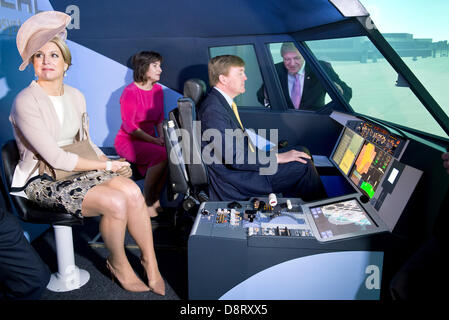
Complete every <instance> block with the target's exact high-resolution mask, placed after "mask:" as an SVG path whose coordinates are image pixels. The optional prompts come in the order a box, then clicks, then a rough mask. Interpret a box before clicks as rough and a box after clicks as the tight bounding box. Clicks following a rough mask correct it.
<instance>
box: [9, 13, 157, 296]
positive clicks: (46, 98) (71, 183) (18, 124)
mask: <svg viewBox="0 0 449 320" xmlns="http://www.w3.org/2000/svg"><path fill="white" fill-rule="evenodd" d="M69 22H70V16H68V15H67V14H65V13H62V12H56V11H46V12H41V13H39V14H36V15H34V16H32V17H31V18H29V19H28V20H27V21H25V22H24V23H23V25H22V26H21V27H20V29H19V31H18V33H17V48H18V50H19V53H20V55H21V57H22V59H23V63H22V64H21V65H20V67H19V70H24V69H25V68H26V66H27V65H28V64H32V65H33V67H34V71H35V75H36V77H37V80H35V81H32V82H31V84H30V85H29V86H28V87H27V88H25V89H24V90H22V91H21V92H20V93H19V94H18V95H17V97H16V99H15V101H14V104H13V107H12V110H11V115H10V121H11V123H12V125H13V128H14V135H15V138H16V141H17V145H18V148H19V151H20V155H21V159H20V161H19V163H18V165H17V167H16V170H15V172H14V176H13V182H12V190H13V191H15V192H17V193H18V194H21V195H22V196H25V197H27V198H28V199H29V200H31V201H34V202H36V203H38V204H39V205H40V206H43V207H46V208H58V209H60V208H61V207H63V208H65V210H66V211H67V212H69V213H71V214H74V215H77V216H79V217H92V216H98V215H101V216H102V218H101V221H100V231H101V234H102V237H103V240H104V242H105V245H106V247H107V248H108V249H109V251H110V256H109V257H108V258H107V260H106V265H107V267H108V269H109V270H110V272H111V275H112V276H113V278H116V279H117V280H118V281H119V282H120V284H121V285H122V287H123V288H124V289H126V290H129V291H136V292H143V291H148V290H152V291H154V292H155V293H158V294H161V295H164V294H165V284H164V280H163V278H162V276H161V274H160V272H159V269H158V265H157V261H156V256H155V252H154V247H153V235H152V228H151V221H150V218H149V215H148V207H147V206H146V204H145V199H144V197H143V196H142V193H141V191H140V189H139V187H138V186H137V185H136V184H135V183H134V182H133V181H132V180H130V179H128V178H125V177H123V176H121V175H120V174H124V173H125V172H126V171H127V170H129V163H128V162H123V161H110V160H108V158H107V157H106V156H105V155H104V154H103V153H102V152H101V151H100V149H99V148H98V147H97V146H95V145H94V144H93V143H92V142H91V144H92V146H93V148H94V149H95V151H96V152H97V154H98V158H99V160H89V159H85V158H82V157H80V156H78V155H77V154H74V153H70V152H66V151H64V150H63V149H61V147H62V146H65V145H68V144H71V143H73V141H74V138H75V136H76V135H77V133H78V132H79V129H80V127H81V122H82V120H81V119H82V115H83V113H85V112H86V102H85V99H84V96H83V95H82V93H81V92H80V91H78V90H77V89H75V88H73V87H70V86H68V85H66V84H64V82H63V78H64V73H65V72H66V71H67V70H68V68H69V67H70V65H71V55H70V51H69V49H68V47H67V45H66V43H65V39H66V35H67V31H66V26H67V25H68V23H69ZM36 154H39V155H40V156H41V157H42V158H43V159H44V160H45V161H46V162H48V163H49V164H50V165H51V166H52V167H53V168H55V169H61V170H66V171H75V173H76V175H74V176H72V177H70V178H67V179H68V180H63V181H61V180H57V181H55V180H54V179H52V178H51V177H49V176H48V175H46V174H44V175H39V174H38V172H37V170H34V168H35V165H36V161H37V160H35V159H36V158H35V156H36ZM126 228H128V231H129V232H130V234H131V235H132V237H133V238H134V239H135V241H136V243H137V245H138V246H139V247H140V249H141V251H142V256H141V262H142V265H143V267H144V269H145V271H146V274H147V277H148V285H147V284H145V283H144V282H142V280H140V279H139V278H138V277H137V275H136V274H135V272H134V270H133V269H132V267H131V265H130V263H129V261H128V259H127V257H126V254H125V250H124V237H125V231H126Z"/></svg>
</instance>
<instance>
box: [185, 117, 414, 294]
mask: <svg viewBox="0 0 449 320" xmlns="http://www.w3.org/2000/svg"><path fill="white" fill-rule="evenodd" d="M330 117H331V118H332V119H334V120H335V121H336V122H338V123H340V124H341V125H342V129H341V133H340V136H339V138H338V140H337V142H336V144H335V147H334V148H333V151H332V153H331V154H330V156H329V157H328V166H332V167H333V168H334V169H335V170H336V172H337V175H338V176H339V177H340V179H342V180H343V181H344V182H345V183H347V184H348V185H349V186H350V187H349V188H348V189H347V190H350V192H345V194H342V195H339V196H336V197H331V198H328V199H324V200H319V201H313V202H308V203H306V202H304V201H302V200H301V199H299V198H282V196H281V195H275V194H270V195H269V196H268V197H266V198H252V199H250V200H249V201H240V202H236V201H233V202H205V203H203V204H202V205H201V207H200V209H199V213H198V215H197V218H196V220H195V223H194V226H193V228H192V231H191V234H190V238H189V298H190V299H223V300H228V299H306V300H307V299H379V297H380V288H381V281H382V268H383V266H384V253H385V251H386V250H388V245H386V244H387V243H388V241H390V240H391V239H390V238H391V235H392V233H391V232H392V231H393V229H394V227H395V225H396V223H397V222H398V220H399V218H400V217H401V214H402V212H403V210H404V208H405V206H406V204H407V202H408V200H409V198H410V197H411V195H412V193H413V190H414V188H415V186H416V185H417V183H418V181H419V179H420V177H421V174H422V172H421V171H420V170H417V169H415V168H413V167H411V166H408V165H406V164H404V163H401V162H400V160H401V157H402V155H403V153H404V151H405V149H406V148H407V145H408V140H407V139H406V138H404V137H402V136H401V135H400V133H392V132H390V130H388V129H386V128H385V127H384V126H382V125H379V124H377V123H374V122H371V121H368V120H366V119H359V118H357V117H355V116H352V115H347V114H344V113H340V112H336V111H334V112H333V113H332V114H331V115H330ZM314 158H315V157H314ZM317 166H318V165H317ZM318 169H319V168H318ZM387 239H390V240H387ZM235 265H238V266H239V268H238V272H237V270H236V269H235V268H233V266H235ZM233 270H236V271H235V272H234V271H233ZM242 270H243V272H242ZM289 273H294V274H295V276H294V277H293V276H291V277H289V276H288V274H289Z"/></svg>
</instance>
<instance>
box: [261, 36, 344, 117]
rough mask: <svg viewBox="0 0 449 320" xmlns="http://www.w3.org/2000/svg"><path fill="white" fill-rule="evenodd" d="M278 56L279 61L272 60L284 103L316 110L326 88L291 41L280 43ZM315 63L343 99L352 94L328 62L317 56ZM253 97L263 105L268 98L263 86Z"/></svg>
mask: <svg viewBox="0 0 449 320" xmlns="http://www.w3.org/2000/svg"><path fill="white" fill-rule="evenodd" d="M281 56H282V60H283V61H282V62H279V63H276V64H275V69H276V72H277V74H278V77H279V81H280V83H281V87H282V91H283V93H284V96H285V100H286V101H287V104H288V107H289V108H290V109H300V110H316V109H318V108H320V107H322V106H324V97H325V95H326V90H325V89H324V88H323V86H322V85H321V83H320V81H319V80H318V78H317V77H316V76H315V73H314V72H312V70H311V69H310V67H309V65H308V64H306V62H305V60H304V58H303V56H302V55H301V53H299V51H298V49H297V48H296V47H295V45H294V44H293V42H285V43H283V44H282V46H281ZM319 63H320V64H321V67H322V68H323V69H324V71H325V72H326V73H327V75H328V76H329V78H330V79H331V80H332V81H333V82H334V85H335V86H336V87H337V89H338V90H339V91H340V93H341V94H342V95H343V97H344V98H345V100H346V101H349V100H350V99H351V97H352V89H351V88H350V87H349V86H348V85H347V84H346V83H345V82H344V81H342V80H341V79H340V77H339V76H338V74H337V73H336V72H335V71H334V69H333V68H332V66H331V64H330V63H328V62H325V61H321V60H320V61H319ZM257 99H258V100H259V102H260V103H262V104H263V105H266V103H267V102H268V96H267V94H266V91H265V87H264V86H262V87H261V88H260V89H259V90H258V92H257Z"/></svg>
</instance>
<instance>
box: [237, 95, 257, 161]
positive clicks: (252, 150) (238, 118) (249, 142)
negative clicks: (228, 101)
mask: <svg viewBox="0 0 449 320" xmlns="http://www.w3.org/2000/svg"><path fill="white" fill-rule="evenodd" d="M232 111H234V114H235V117H236V118H237V121H238V122H239V123H240V128H242V130H243V131H245V128H243V125H242V121H240V116H239V111H238V109H237V105H236V104H235V102H234V101H233V102H232ZM248 146H249V148H250V150H251V152H254V148H253V145H252V144H251V140H250V139H249V137H248Z"/></svg>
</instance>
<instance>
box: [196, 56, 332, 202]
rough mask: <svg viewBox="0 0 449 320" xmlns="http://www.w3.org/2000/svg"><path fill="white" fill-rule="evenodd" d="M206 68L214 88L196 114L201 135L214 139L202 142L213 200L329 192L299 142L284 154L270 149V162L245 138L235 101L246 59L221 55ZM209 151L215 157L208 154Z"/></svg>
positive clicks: (242, 87)
mask: <svg viewBox="0 0 449 320" xmlns="http://www.w3.org/2000/svg"><path fill="white" fill-rule="evenodd" d="M208 68H209V82H210V86H211V87H212V89H211V91H210V92H209V94H208V95H207V97H206V98H205V99H204V101H203V102H202V104H201V107H200V109H199V112H198V113H199V117H200V120H201V131H202V133H203V139H205V137H211V138H212V139H210V140H209V141H203V142H202V149H203V161H204V162H205V163H206V165H207V166H208V173H209V182H210V184H209V196H210V200H214V201H217V200H222V201H226V200H247V199H249V198H250V197H252V196H266V195H268V194H269V193H282V194H283V195H284V196H285V197H301V198H302V199H303V200H305V201H311V200H315V199H319V198H324V197H326V192H325V190H324V187H323V185H322V183H321V180H320V177H319V175H318V173H317V171H316V168H315V166H314V165H313V162H312V160H311V156H310V153H308V151H307V149H305V148H303V147H297V148H296V149H293V150H290V151H288V152H283V153H276V152H275V151H276V150H272V151H271V153H270V156H269V159H270V162H269V163H267V162H265V161H262V160H263V159H267V157H266V154H264V155H265V157H262V156H261V152H262V151H260V150H259V149H257V148H256V146H254V145H253V144H252V143H251V142H250V141H249V140H248V138H247V137H244V136H245V133H244V126H243V124H242V123H241V121H240V117H239V114H238V110H237V106H236V105H235V103H234V101H233V99H234V98H235V97H236V96H238V95H239V94H242V93H244V92H245V81H246V79H247V78H246V75H245V63H244V62H243V60H242V59H241V58H239V57H237V56H232V55H224V56H218V57H215V58H212V59H211V60H210V61H209V66H208ZM239 133H240V137H244V138H242V139H241V140H240V142H242V143H234V138H236V140H238V135H239ZM206 140H207V139H206ZM230 142H231V143H230ZM208 155H211V156H212V158H211V159H212V161H211V159H209V161H208V160H207V159H205V158H206V157H207V156H208ZM273 164H274V167H275V168H274V169H273V168H272V165H273ZM264 170H266V171H265V172H264ZM262 172H264V173H262Z"/></svg>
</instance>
